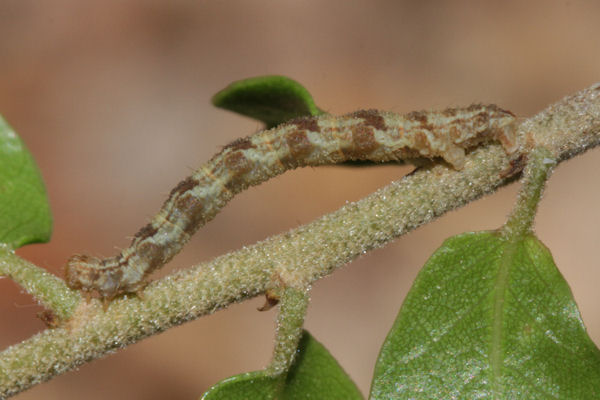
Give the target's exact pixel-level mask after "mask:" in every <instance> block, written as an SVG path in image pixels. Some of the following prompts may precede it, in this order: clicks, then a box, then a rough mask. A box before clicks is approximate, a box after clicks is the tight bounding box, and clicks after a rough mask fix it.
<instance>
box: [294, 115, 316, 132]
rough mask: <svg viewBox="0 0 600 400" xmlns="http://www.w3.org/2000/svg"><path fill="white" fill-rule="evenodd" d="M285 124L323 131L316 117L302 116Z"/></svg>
mask: <svg viewBox="0 0 600 400" xmlns="http://www.w3.org/2000/svg"><path fill="white" fill-rule="evenodd" d="M285 125H296V127H297V128H298V130H301V131H302V130H304V131H311V132H321V127H320V126H319V123H318V122H317V120H316V119H315V118H311V117H300V118H294V119H292V120H290V121H289V122H287V123H286V124H285Z"/></svg>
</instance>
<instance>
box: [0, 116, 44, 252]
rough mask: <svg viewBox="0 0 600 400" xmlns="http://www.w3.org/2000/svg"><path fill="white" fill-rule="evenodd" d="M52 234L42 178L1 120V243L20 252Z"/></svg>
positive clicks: (14, 134) (27, 152)
mask: <svg viewBox="0 0 600 400" xmlns="http://www.w3.org/2000/svg"><path fill="white" fill-rule="evenodd" d="M51 232H52V217H51V215H50V207H49V205H48V199H47V197H46V189H45V187H44V183H43V182H42V178H41V175H40V173H39V171H38V169H37V166H36V165H35V162H34V160H33V158H32V157H31V154H30V153H29V151H28V150H27V149H26V148H25V145H24V144H23V142H22V141H21V139H20V138H19V136H18V135H17V134H16V133H15V131H14V130H13V129H12V128H11V127H10V126H9V125H8V124H7V123H6V121H5V120H4V119H3V118H2V117H0V243H7V244H9V245H10V246H11V247H12V248H17V247H20V246H23V245H25V244H28V243H35V242H47V241H48V240H50V235H51Z"/></svg>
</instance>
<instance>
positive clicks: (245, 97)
mask: <svg viewBox="0 0 600 400" xmlns="http://www.w3.org/2000/svg"><path fill="white" fill-rule="evenodd" d="M212 102H213V104H214V105H215V106H217V107H220V108H224V109H226V110H230V111H234V112H237V113H239V114H242V115H246V116H248V117H251V118H254V119H257V120H259V121H262V122H264V123H265V124H266V125H267V128H272V127H274V126H277V125H279V124H281V123H283V122H285V121H288V120H290V119H292V118H297V117H304V116H314V115H320V114H323V111H321V110H319V108H318V107H317V106H316V105H315V103H314V101H313V98H312V96H311V95H310V93H309V92H308V90H306V89H305V88H304V87H303V86H302V85H300V84H299V83H298V82H296V81H294V80H292V79H290V78H286V77H285V76H276V75H274V76H259V77H256V78H249V79H243V80H241V81H236V82H233V83H232V84H230V85H229V86H227V87H226V88H225V89H223V90H221V91H220V92H219V93H217V94H216V95H214V97H213V99H212Z"/></svg>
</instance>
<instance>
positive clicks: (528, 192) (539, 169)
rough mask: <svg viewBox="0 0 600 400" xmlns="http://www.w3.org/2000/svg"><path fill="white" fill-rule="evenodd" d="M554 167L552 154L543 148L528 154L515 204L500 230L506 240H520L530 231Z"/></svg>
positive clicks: (554, 162) (554, 161)
mask: <svg viewBox="0 0 600 400" xmlns="http://www.w3.org/2000/svg"><path fill="white" fill-rule="evenodd" d="M555 165H556V160H555V159H554V158H553V157H552V153H550V151H548V150H546V149H545V148H544V147H537V148H535V149H534V150H533V151H532V152H531V153H530V154H529V160H528V162H527V166H526V167H525V171H524V173H523V179H522V186H521V191H520V192H519V196H518V198H517V202H516V204H515V207H514V208H513V210H512V212H511V214H510V216H509V217H508V221H506V224H505V225H504V227H503V228H502V234H503V236H504V237H505V238H507V239H508V240H514V239H517V238H520V237H521V236H523V235H525V234H527V233H529V232H530V231H531V229H532V226H533V220H534V218H535V213H536V210H537V207H538V204H539V202H540V198H541V197H542V191H543V190H544V186H545V185H546V181H547V180H548V176H549V175H550V172H551V170H552V168H553V167H554V166H555Z"/></svg>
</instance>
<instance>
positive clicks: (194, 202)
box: [175, 194, 204, 236]
mask: <svg viewBox="0 0 600 400" xmlns="http://www.w3.org/2000/svg"><path fill="white" fill-rule="evenodd" d="M175 208H176V209H177V210H179V212H181V213H182V214H184V215H188V216H189V218H188V219H187V220H186V221H185V223H184V224H183V226H182V227H181V229H182V230H183V231H184V232H185V233H187V234H188V235H190V236H192V235H193V234H194V233H195V232H196V229H198V226H199V225H200V224H201V223H202V222H203V215H204V212H203V211H204V205H203V204H202V202H201V201H200V200H198V199H197V198H196V197H194V196H192V195H190V194H187V195H183V196H179V198H178V199H177V200H176V201H175Z"/></svg>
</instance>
